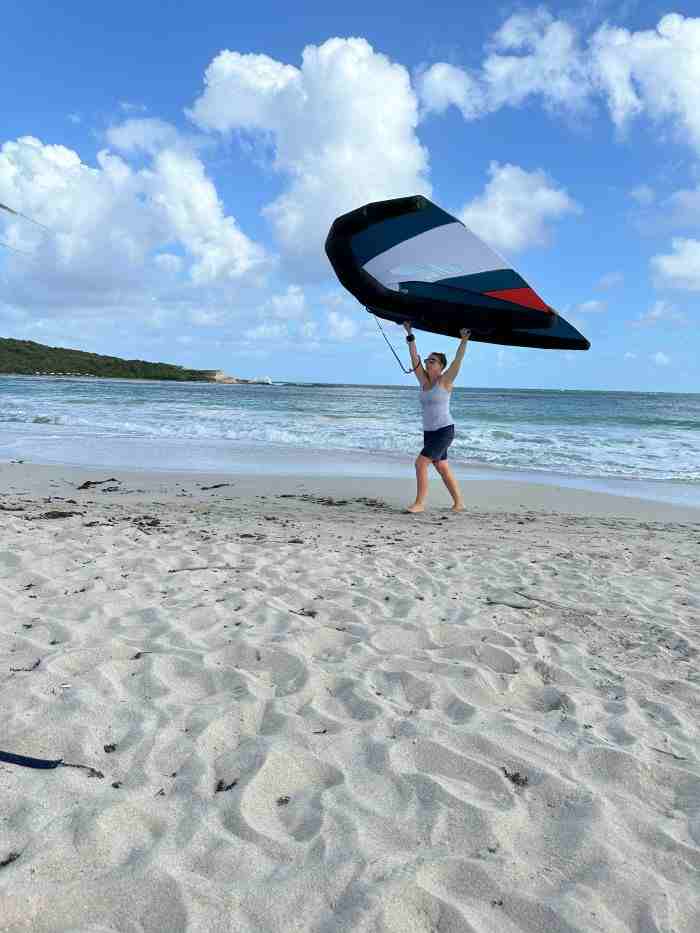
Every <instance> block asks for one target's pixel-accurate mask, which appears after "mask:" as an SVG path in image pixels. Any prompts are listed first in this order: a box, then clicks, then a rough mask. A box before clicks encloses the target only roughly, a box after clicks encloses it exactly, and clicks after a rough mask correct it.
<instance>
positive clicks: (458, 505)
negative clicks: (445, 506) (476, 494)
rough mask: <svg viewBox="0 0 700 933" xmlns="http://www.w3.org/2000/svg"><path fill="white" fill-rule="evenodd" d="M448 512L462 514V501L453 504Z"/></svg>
mask: <svg viewBox="0 0 700 933" xmlns="http://www.w3.org/2000/svg"><path fill="white" fill-rule="evenodd" d="M450 511H451V512H463V511H464V503H463V502H462V500H461V499H460V500H459V501H457V502H455V504H454V505H453V506H452V508H451V509H450Z"/></svg>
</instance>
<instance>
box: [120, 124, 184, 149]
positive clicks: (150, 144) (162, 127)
mask: <svg viewBox="0 0 700 933" xmlns="http://www.w3.org/2000/svg"><path fill="white" fill-rule="evenodd" d="M106 137H107V142H109V144H110V145H111V146H113V147H114V148H115V149H119V150H120V152H124V153H133V152H147V153H148V154H149V155H155V153H157V152H159V151H160V150H161V149H164V148H166V147H167V146H177V145H178V144H179V134H178V132H177V130H176V129H175V127H174V126H173V125H172V124H170V123H166V122H165V120H159V119H157V118H153V117H151V118H145V119H141V120H136V119H133V120H125V121H124V122H123V123H120V124H118V125H116V126H111V127H110V128H109V129H108V130H107V133H106Z"/></svg>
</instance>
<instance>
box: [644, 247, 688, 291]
mask: <svg viewBox="0 0 700 933" xmlns="http://www.w3.org/2000/svg"><path fill="white" fill-rule="evenodd" d="M671 248H672V249H673V252H672V253H669V254H666V255H660V256H653V257H652V259H651V267H652V271H653V273H654V277H655V282H656V284H657V285H658V286H667V287H668V288H682V289H687V290H688V291H700V240H689V239H684V238H682V237H674V238H673V239H672V240H671Z"/></svg>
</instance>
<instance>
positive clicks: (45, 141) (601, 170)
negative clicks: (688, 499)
mask: <svg viewBox="0 0 700 933" xmlns="http://www.w3.org/2000/svg"><path fill="white" fill-rule="evenodd" d="M331 9H332V8H331V7H330V6H329V5H320V4H319V5H316V4H302V5H301V7H300V8H298V9H297V10H296V11H295V15H294V16H293V17H291V18H290V17H289V14H288V10H289V7H288V6H287V5H283V4H280V3H271V2H262V3H256V4H255V5H254V9H249V10H247V11H246V12H245V13H241V12H239V11H238V10H237V9H236V7H235V5H232V4H230V3H216V2H214V3H209V4H208V5H206V7H202V6H201V5H199V4H197V5H195V4H193V3H187V2H186V3H181V4H172V5H163V4H159V5H148V4H138V5H137V4H135V3H131V2H124V3H122V4H121V5H120V6H119V8H118V9H117V8H99V7H95V6H94V5H93V4H87V3H83V2H74V3H72V4H70V5H69V8H68V9H67V10H66V9H59V8H58V7H56V6H55V5H53V4H52V5H49V4H32V5H28V6H25V7H24V8H23V7H21V6H20V5H17V4H16V5H14V8H13V9H10V10H6V11H5V13H4V22H3V26H4V32H5V35H6V36H7V37H8V39H9V42H8V43H7V45H6V46H5V48H4V53H3V54H4V56H5V59H6V60H5V66H6V74H7V75H9V76H10V77H11V80H5V81H4V82H3V85H4V87H3V91H2V102H1V108H0V112H1V113H2V124H1V125H0V202H3V203H6V204H8V205H10V206H12V207H14V208H15V209H16V210H19V211H22V212H23V213H25V214H27V215H29V216H31V217H33V218H35V219H36V220H37V221H39V222H40V223H42V224H45V225H46V227H48V228H49V230H50V233H45V232H44V231H42V230H41V228H39V227H36V226H33V225H31V224H29V223H27V222H25V221H22V220H16V219H14V218H10V217H9V215H8V217H6V218H3V219H2V221H0V240H2V241H3V242H4V243H5V244H7V245H8V246H12V247H14V249H13V250H10V249H7V248H3V247H0V336H8V337H19V338H25V339H33V340H37V341H39V342H42V343H49V344H53V345H60V346H73V347H78V348H81V349H86V350H91V351H94V352H98V353H112V354H116V355H119V356H126V357H138V358H142V359H151V360H165V361H171V362H177V363H181V364H183V365H186V366H193V367H201V368H221V369H224V370H225V371H227V372H229V373H232V374H234V375H238V376H244V377H255V376H271V377H272V378H273V379H307V380H312V381H329V382H370V383H401V382H402V381H405V380H406V379H408V378H409V377H406V376H404V375H403V374H402V373H401V372H400V370H399V369H398V367H397V365H396V363H395V361H394V359H393V357H392V356H391V355H390V353H389V351H388V348H387V347H386V345H385V344H384V342H383V340H382V338H381V336H380V335H379V333H378V331H377V329H376V326H375V324H374V321H373V320H372V318H370V317H369V315H368V314H367V313H366V312H365V311H364V310H363V309H362V308H361V307H360V306H359V305H357V303H356V302H354V300H353V299H352V298H351V296H349V295H348V294H347V293H345V292H344V291H343V289H342V288H341V287H340V286H339V284H338V283H337V281H336V280H335V279H334V277H333V274H332V270H331V269H330V266H329V265H328V262H327V260H326V258H325V254H324V251H323V241H324V239H325V234H326V232H327V229H328V226H329V225H330V222H331V221H332V220H333V218H334V217H335V216H337V215H338V214H339V213H343V212H344V211H347V210H350V209H352V208H354V207H356V206H359V205H360V204H363V203H366V202H367V201H371V200H379V199H382V198H385V197H395V196H401V195H408V194H414V193H418V192H421V193H424V194H427V195H428V196H429V197H431V198H432V199H433V200H434V201H435V202H436V203H438V204H440V205H441V206H442V207H444V208H445V209H447V210H448V211H450V212H451V213H454V214H455V215H457V216H460V217H461V218H462V219H464V221H465V222H466V223H467V224H468V225H469V226H470V227H471V228H472V229H473V230H474V231H475V232H476V233H477V234H479V235H480V236H482V237H483V238H484V239H485V240H486V241H487V242H488V243H490V244H491V245H492V246H494V247H495V248H496V249H497V250H498V251H499V252H501V253H502V254H503V255H505V256H506V257H507V258H508V260H509V261H510V262H511V263H512V265H513V266H514V267H515V268H516V269H517V270H518V271H519V272H520V273H521V274H522V275H523V276H524V277H525V278H526V279H527V280H528V281H529V282H530V284H531V285H532V286H533V287H534V288H535V289H536V290H537V291H538V293H539V294H540V295H541V296H542V297H543V298H544V300H545V301H547V302H548V303H549V304H551V305H552V306H553V307H555V308H557V309H558V310H559V311H561V313H562V314H563V315H564V317H566V318H567V319H568V320H570V321H571V322H572V323H574V324H575V325H576V326H577V327H578V328H579V329H580V330H581V331H582V332H583V333H584V334H585V335H586V336H587V337H588V338H589V339H590V341H591V344H592V347H591V349H590V350H589V351H588V352H586V353H580V352H579V353H562V352H556V351H543V350H539V351H538V350H527V349H518V348H505V347H504V348H498V347H493V346H489V345H484V344H477V343H474V344H472V345H471V346H470V349H469V354H468V357H467V363H466V364H465V367H464V368H463V370H462V376H461V382H462V384H464V385H474V386H493V387H495V386H503V387H518V386H522V387H530V386H532V387H535V386H539V387H544V388H582V389H632V390H648V391H681V392H698V391H700V375H699V371H700V367H698V365H697V359H698V356H699V352H698V351H699V350H700V325H699V315H698V307H697V306H698V295H699V294H700V176H699V169H700V91H698V88H700V9H699V8H698V5H697V4H686V5H685V7H684V8H673V7H668V6H665V5H661V4H656V3H644V4H641V3H638V2H634V0H630V2H623V3H607V2H596V3H591V4H587V5H586V6H585V7H581V5H580V4H579V5H565V4H550V5H548V6H543V5H510V4H503V5H500V6H494V7H493V8H488V9H484V8H483V6H482V5H481V4H479V5H477V4H473V5H467V4H441V3H434V4H432V5H430V6H428V7H426V5H424V4H418V3H416V4H411V3H405V2H402V3H401V4H399V3H387V4H384V5H381V6H378V5H377V4H376V3H372V4H369V3H364V4H363V3H354V4H352V5H351V12H348V13H347V14H345V15H343V14H339V13H337V12H332V11H331ZM349 9H350V7H349ZM37 23H41V29H37V25H36V24H37ZM8 55H9V60H8V58H7V56H8ZM389 332H390V333H391V334H392V335H393V338H395V343H396V345H397V348H398V349H399V350H400V351H401V352H404V347H403V340H402V337H401V334H400V333H399V332H398V330H393V331H392V329H391V328H389ZM418 341H419V350H421V351H422V352H423V355H427V353H428V352H429V351H432V350H444V351H445V352H447V353H448V354H450V353H452V352H454V349H455V347H456V343H455V342H454V341H451V340H449V339H446V338H441V337H433V336H429V335H419V338H418Z"/></svg>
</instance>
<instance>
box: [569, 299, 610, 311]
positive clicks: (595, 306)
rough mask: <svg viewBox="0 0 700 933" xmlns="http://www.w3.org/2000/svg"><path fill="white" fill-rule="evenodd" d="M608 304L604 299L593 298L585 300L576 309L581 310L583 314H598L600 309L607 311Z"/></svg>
mask: <svg viewBox="0 0 700 933" xmlns="http://www.w3.org/2000/svg"><path fill="white" fill-rule="evenodd" d="M606 307H607V305H606V304H605V302H604V301H596V300H595V299H592V300H591V301H583V302H581V304H580V305H576V310H577V311H579V312H581V314H596V313H598V312H600V311H605V310H606Z"/></svg>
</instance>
